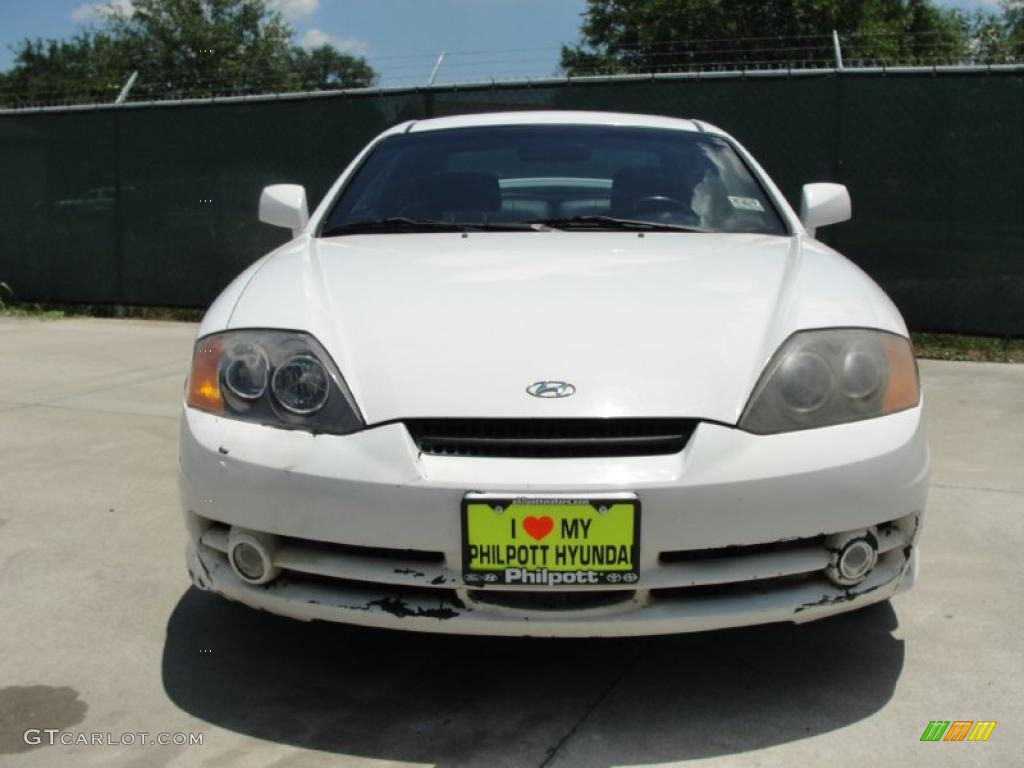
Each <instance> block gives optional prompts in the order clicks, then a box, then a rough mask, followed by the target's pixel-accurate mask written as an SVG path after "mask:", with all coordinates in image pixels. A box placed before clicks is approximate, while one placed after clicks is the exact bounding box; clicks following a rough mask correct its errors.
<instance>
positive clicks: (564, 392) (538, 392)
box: [526, 381, 576, 397]
mask: <svg viewBox="0 0 1024 768" xmlns="http://www.w3.org/2000/svg"><path fill="white" fill-rule="evenodd" d="M526 392H527V394H530V395H533V396H534V397H568V396H569V395H571V394H573V393H574V392H576V387H574V386H573V385H572V384H570V383H569V382H568V381H535V382H533V384H531V385H530V386H528V387H527V388H526Z"/></svg>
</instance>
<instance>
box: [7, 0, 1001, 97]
mask: <svg viewBox="0 0 1024 768" xmlns="http://www.w3.org/2000/svg"><path fill="white" fill-rule="evenodd" d="M108 2H113V3H114V4H117V5H127V4H128V3H129V2H130V0H101V2H87V1H85V0H0V70H6V69H8V68H9V67H10V66H11V63H12V54H11V46H13V45H14V44H15V43H17V42H19V41H20V40H22V39H24V38H26V37H30V38H36V37H40V38H44V39H45V38H62V37H68V36H70V35H72V34H74V33H75V31H76V30H77V29H78V28H80V27H81V26H82V25H85V24H88V23H90V22H94V21H96V20H97V18H98V9H99V8H101V7H102V6H104V5H106V4H107V3H108ZM268 2H269V4H270V5H272V6H274V7H276V8H277V9H278V10H280V11H281V12H282V13H283V14H284V16H285V18H286V19H287V20H288V22H289V23H290V24H291V26H292V27H293V28H294V29H295V41H296V43H297V44H299V45H306V46H313V45H317V44H320V43H325V42H326V43H331V44H333V45H334V46H335V47H336V48H339V49H341V50H343V51H346V52H348V53H354V54H358V55H361V56H365V57H366V58H367V59H368V60H369V62H370V64H371V65H372V66H373V67H374V69H376V70H377V72H378V73H379V74H380V75H381V85H384V86H389V85H390V86H399V85H420V84H423V83H425V82H426V81H427V79H428V78H429V77H430V74H431V71H432V69H433V67H434V65H435V63H436V60H437V58H438V56H439V54H440V53H441V51H447V55H446V58H445V61H444V62H443V63H442V65H441V70H440V72H439V76H438V80H437V81H438V82H460V81H462V82H466V81H471V80H478V79H489V78H491V77H494V78H496V79H514V78H534V79H536V78H542V77H547V76H550V75H552V74H554V73H555V70H556V67H557V63H558V54H559V49H560V46H561V45H562V44H563V43H572V42H575V41H576V40H577V39H578V37H579V25H580V16H581V14H582V13H583V10H584V8H585V6H586V0H268ZM939 4H940V5H944V6H947V7H958V8H964V9H967V10H970V9H974V8H988V9H995V8H996V7H997V3H996V0H939Z"/></svg>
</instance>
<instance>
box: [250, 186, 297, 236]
mask: <svg viewBox="0 0 1024 768" xmlns="http://www.w3.org/2000/svg"><path fill="white" fill-rule="evenodd" d="M260 221H262V222H263V223H264V224H271V225H273V226H275V227H284V228H285V229H290V230H291V231H292V236H295V235H297V234H298V233H299V230H301V229H302V228H303V227H304V226H306V223H307V222H308V221H309V210H308V209H307V208H306V188H305V187H303V186H301V185H299V184H271V185H270V186H269V187H264V188H263V192H262V193H260Z"/></svg>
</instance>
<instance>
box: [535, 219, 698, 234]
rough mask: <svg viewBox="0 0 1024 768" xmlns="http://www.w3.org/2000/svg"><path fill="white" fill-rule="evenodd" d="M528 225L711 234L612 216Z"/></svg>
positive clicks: (548, 221)
mask: <svg viewBox="0 0 1024 768" xmlns="http://www.w3.org/2000/svg"><path fill="white" fill-rule="evenodd" d="M529 223H530V224H541V225H543V226H545V227H552V228H554V229H623V230H629V231H636V232H657V231H662V230H663V231H667V232H713V231H714V230H712V229H703V228H702V227H687V226H685V225H683V224H669V223H666V222H660V221H637V220H636V219H619V218H616V217H614V216H598V215H593V216H567V217H565V218H561V219H538V220H536V221H531V222H529Z"/></svg>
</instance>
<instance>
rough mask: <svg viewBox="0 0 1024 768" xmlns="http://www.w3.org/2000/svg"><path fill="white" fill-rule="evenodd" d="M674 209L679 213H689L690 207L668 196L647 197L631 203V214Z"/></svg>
mask: <svg viewBox="0 0 1024 768" xmlns="http://www.w3.org/2000/svg"><path fill="white" fill-rule="evenodd" d="M672 209H675V210H676V211H679V212H680V213H686V214H689V213H691V211H690V206H689V205H687V204H686V203H684V202H683V201H682V200H677V199H676V198H674V197H669V196H668V195H648V196H647V197H640V198H637V199H636V200H634V201H633V212H634V213H644V212H646V211H671V210H672Z"/></svg>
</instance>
